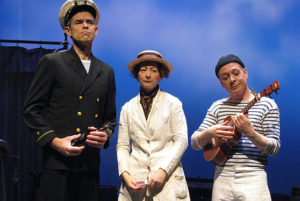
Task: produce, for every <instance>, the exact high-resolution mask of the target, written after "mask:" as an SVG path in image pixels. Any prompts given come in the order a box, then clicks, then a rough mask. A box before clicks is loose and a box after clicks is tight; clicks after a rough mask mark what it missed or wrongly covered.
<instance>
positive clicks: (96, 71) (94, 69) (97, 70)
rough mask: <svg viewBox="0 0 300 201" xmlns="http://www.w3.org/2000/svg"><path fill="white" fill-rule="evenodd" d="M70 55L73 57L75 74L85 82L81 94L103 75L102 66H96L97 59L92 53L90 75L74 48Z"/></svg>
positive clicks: (71, 49)
mask: <svg viewBox="0 0 300 201" xmlns="http://www.w3.org/2000/svg"><path fill="white" fill-rule="evenodd" d="M69 53H70V54H71V55H72V65H71V66H72V68H73V69H74V71H75V72H77V74H78V75H79V76H80V78H81V79H82V81H83V82H84V85H83V88H82V90H81V94H82V93H83V92H84V91H85V90H87V89H88V87H89V86H90V85H91V84H92V82H93V81H94V80H95V79H96V78H97V77H98V76H99V75H100V74H101V72H102V69H101V67H100V66H97V65H96V58H95V57H94V55H93V54H92V53H91V66H90V70H89V73H87V72H86V70H85V68H84V66H83V64H82V61H81V59H80V58H79V56H78V55H77V53H76V51H75V49H74V47H73V46H72V48H70V50H69Z"/></svg>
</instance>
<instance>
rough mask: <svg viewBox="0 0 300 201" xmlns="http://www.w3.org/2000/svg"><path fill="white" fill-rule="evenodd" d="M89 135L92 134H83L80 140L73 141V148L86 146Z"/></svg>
mask: <svg viewBox="0 0 300 201" xmlns="http://www.w3.org/2000/svg"><path fill="white" fill-rule="evenodd" d="M89 134H90V131H85V132H83V133H82V134H81V135H80V137H79V138H77V139H75V140H72V141H71V145H72V146H78V145H84V144H85V140H86V138H87V136H88V135H89Z"/></svg>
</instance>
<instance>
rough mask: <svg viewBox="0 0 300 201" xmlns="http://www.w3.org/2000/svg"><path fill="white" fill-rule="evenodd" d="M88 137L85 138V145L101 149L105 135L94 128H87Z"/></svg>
mask: <svg viewBox="0 0 300 201" xmlns="http://www.w3.org/2000/svg"><path fill="white" fill-rule="evenodd" d="M88 129H89V130H90V135H88V136H87V139H86V141H85V142H86V144H87V145H88V146H90V147H94V148H102V147H103V146H104V144H105V142H106V141H107V135H106V133H105V132H104V131H98V130H97V129H96V128H95V127H88Z"/></svg>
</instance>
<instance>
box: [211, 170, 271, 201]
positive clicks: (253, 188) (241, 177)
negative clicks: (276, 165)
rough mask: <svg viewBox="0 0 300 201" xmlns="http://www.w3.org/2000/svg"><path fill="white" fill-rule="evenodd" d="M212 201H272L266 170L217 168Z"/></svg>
mask: <svg viewBox="0 0 300 201" xmlns="http://www.w3.org/2000/svg"><path fill="white" fill-rule="evenodd" d="M212 201H271V195H270V191H269V188H268V182H267V174H266V172H265V170H264V169H251V168H247V170H245V169H238V167H236V168H232V169H231V170H227V171H225V170H224V169H223V168H221V167H218V166H217V167H216V170H215V178H214V185H213V192H212Z"/></svg>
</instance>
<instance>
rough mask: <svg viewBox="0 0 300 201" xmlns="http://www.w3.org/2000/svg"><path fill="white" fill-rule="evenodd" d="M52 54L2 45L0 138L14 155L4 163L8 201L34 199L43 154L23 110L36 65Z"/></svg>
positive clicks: (42, 50)
mask: <svg viewBox="0 0 300 201" xmlns="http://www.w3.org/2000/svg"><path fill="white" fill-rule="evenodd" d="M53 51H54V50H51V49H43V48H36V49H31V50H27V49H25V48H23V47H3V46H0V122H1V123H0V139H3V140H5V141H6V142H7V143H8V145H9V146H10V148H11V150H12V153H13V156H7V157H5V158H4V162H3V163H4V172H5V181H6V200H7V201H17V200H18V201H19V200H22V201H23V200H24V201H26V200H30V199H32V198H31V196H32V195H33V194H32V190H34V189H33V186H34V183H35V182H34V181H35V180H34V179H35V177H34V176H35V175H37V172H38V168H39V160H40V153H39V147H38V146H37V145H36V144H35V142H34V140H33V136H32V134H31V132H30V131H29V130H28V129H27V128H26V126H25V124H24V121H23V118H22V107H23V103H24V99H25V96H26V93H27V90H28V88H29V85H30V83H31V80H32V75H33V71H34V70H35V68H36V66H37V63H38V62H39V60H40V58H41V57H42V56H44V55H45V54H48V53H51V52H53ZM0 199H1V198H0Z"/></svg>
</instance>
